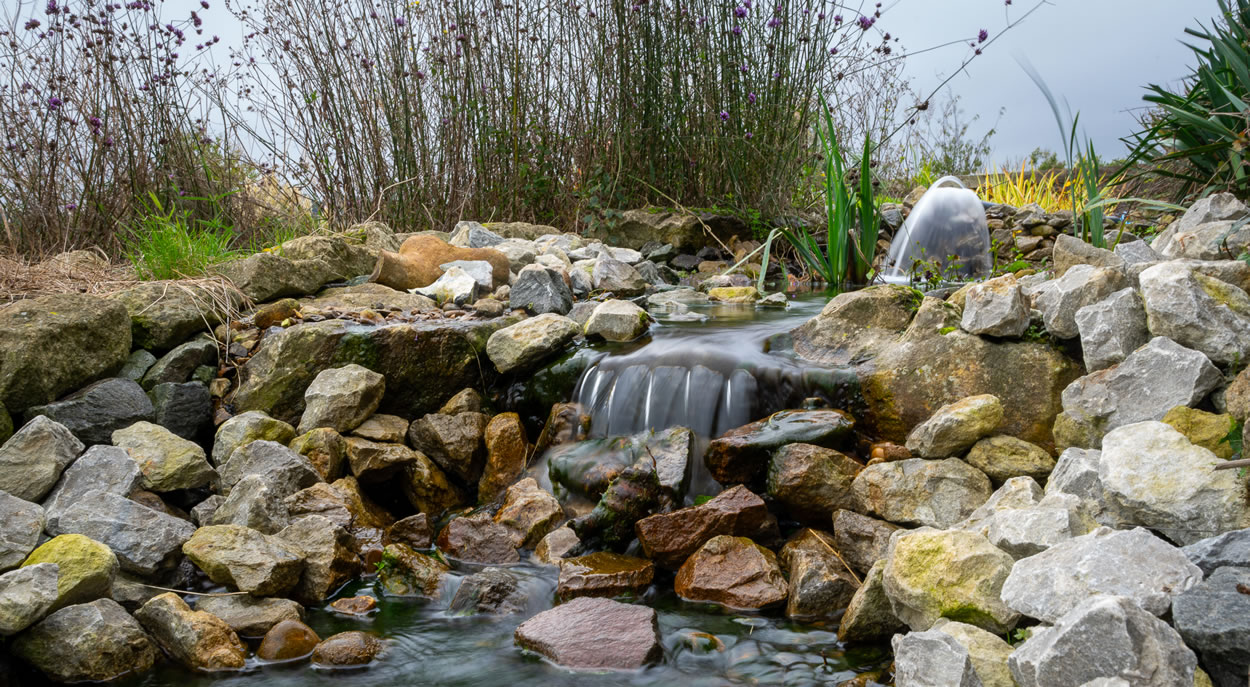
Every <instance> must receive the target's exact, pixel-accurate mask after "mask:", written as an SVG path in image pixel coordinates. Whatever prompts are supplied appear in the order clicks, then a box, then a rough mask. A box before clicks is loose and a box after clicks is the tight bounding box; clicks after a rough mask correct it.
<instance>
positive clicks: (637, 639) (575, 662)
mask: <svg viewBox="0 0 1250 687" xmlns="http://www.w3.org/2000/svg"><path fill="white" fill-rule="evenodd" d="M514 637H515V638H516V643H517V645H518V646H520V647H521V648H523V649H528V650H530V651H533V652H535V653H539V654H542V655H543V656H546V657H547V658H548V659H550V660H551V661H553V662H555V663H557V664H559V665H561V666H564V667H566V668H585V669H615V670H633V669H636V668H641V667H642V666H645V665H647V664H649V663H655V662H656V661H659V660H660V659H661V658H662V657H663V656H664V650H663V649H662V648H661V647H660V631H659V623H658V621H657V618H656V613H655V610H654V609H651V608H647V607H645V606H635V605H632V604H625V603H621V602H619V601H612V600H610V599H598V598H593V597H579V598H576V599H573V600H572V601H570V602H568V603H566V604H561V605H559V606H556V607H555V608H553V609H551V610H548V611H543V612H542V613H539V614H538V615H536V616H534V617H533V618H530V619H529V620H527V621H525V622H523V623H521V625H520V626H519V627H517V629H516V634H515V635H514Z"/></svg>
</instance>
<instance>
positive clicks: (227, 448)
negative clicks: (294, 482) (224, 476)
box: [213, 410, 295, 467]
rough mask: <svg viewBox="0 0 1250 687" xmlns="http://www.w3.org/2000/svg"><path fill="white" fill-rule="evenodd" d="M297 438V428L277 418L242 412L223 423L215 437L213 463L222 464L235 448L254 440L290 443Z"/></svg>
mask: <svg viewBox="0 0 1250 687" xmlns="http://www.w3.org/2000/svg"><path fill="white" fill-rule="evenodd" d="M293 439H295V428H294V427H292V426H291V425H289V424H287V423H285V422H283V421H281V420H275V419H273V418H271V417H269V416H268V415H266V414H265V413H262V412H260V411H257V410H251V411H248V412H246V413H240V414H238V415H235V416H234V417H232V418H230V419H229V420H226V421H225V422H223V423H221V426H220V427H218V428H217V435H216V436H215V437H213V464H214V465H217V466H219V467H220V466H222V465H224V464H225V463H226V461H227V460H229V459H230V454H231V453H234V451H235V449H237V448H240V447H242V446H246V445H248V444H250V443H252V442H253V441H272V442H275V443H279V444H284V445H285V444H288V443H290V442H291V441H292V440H293Z"/></svg>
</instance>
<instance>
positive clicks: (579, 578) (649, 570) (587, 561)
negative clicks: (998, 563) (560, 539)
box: [556, 551, 655, 599]
mask: <svg viewBox="0 0 1250 687" xmlns="http://www.w3.org/2000/svg"><path fill="white" fill-rule="evenodd" d="M653 579H655V564H654V563H652V562H651V561H649V560H647V559H645V558H636V557H634V556H625V555H622V554H619V553H611V552H608V551H599V552H596V553H592V554H589V555H586V556H578V557H577V558H565V559H563V560H561V561H560V580H559V582H558V583H557V585H556V596H558V597H560V598H561V599H571V598H574V597H578V596H603V597H613V596H620V595H622V594H630V593H634V594H637V593H641V592H643V591H644V590H646V588H647V587H648V586H650V584H651V581H652V580H653Z"/></svg>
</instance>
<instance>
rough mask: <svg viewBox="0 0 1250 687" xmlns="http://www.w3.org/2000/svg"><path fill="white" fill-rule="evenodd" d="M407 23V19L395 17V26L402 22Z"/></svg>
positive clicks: (401, 24) (400, 24)
mask: <svg viewBox="0 0 1250 687" xmlns="http://www.w3.org/2000/svg"><path fill="white" fill-rule="evenodd" d="M407 23H408V21H407V20H406V19H404V18H403V17H395V26H403V25H404V24H407Z"/></svg>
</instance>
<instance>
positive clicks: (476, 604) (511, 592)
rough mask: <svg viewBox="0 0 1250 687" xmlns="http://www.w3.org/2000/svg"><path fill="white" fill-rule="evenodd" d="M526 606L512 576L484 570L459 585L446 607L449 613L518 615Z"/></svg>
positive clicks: (497, 569) (507, 573)
mask: <svg viewBox="0 0 1250 687" xmlns="http://www.w3.org/2000/svg"><path fill="white" fill-rule="evenodd" d="M528 604H529V595H528V594H526V593H525V590H523V589H521V587H520V585H519V584H518V580H517V578H516V576H515V575H513V574H512V573H510V572H508V571H507V570H504V569H502V568H487V569H485V570H483V571H482V572H478V573H474V574H472V575H469V576H468V577H466V578H464V580H462V581H461V582H460V587H459V588H458V589H456V595H455V596H454V597H452V600H451V604H450V605H449V606H448V607H447V611H448V612H449V613H494V614H498V615H511V614H513V613H520V612H522V611H524V610H525V609H526V606H527V605H528Z"/></svg>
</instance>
